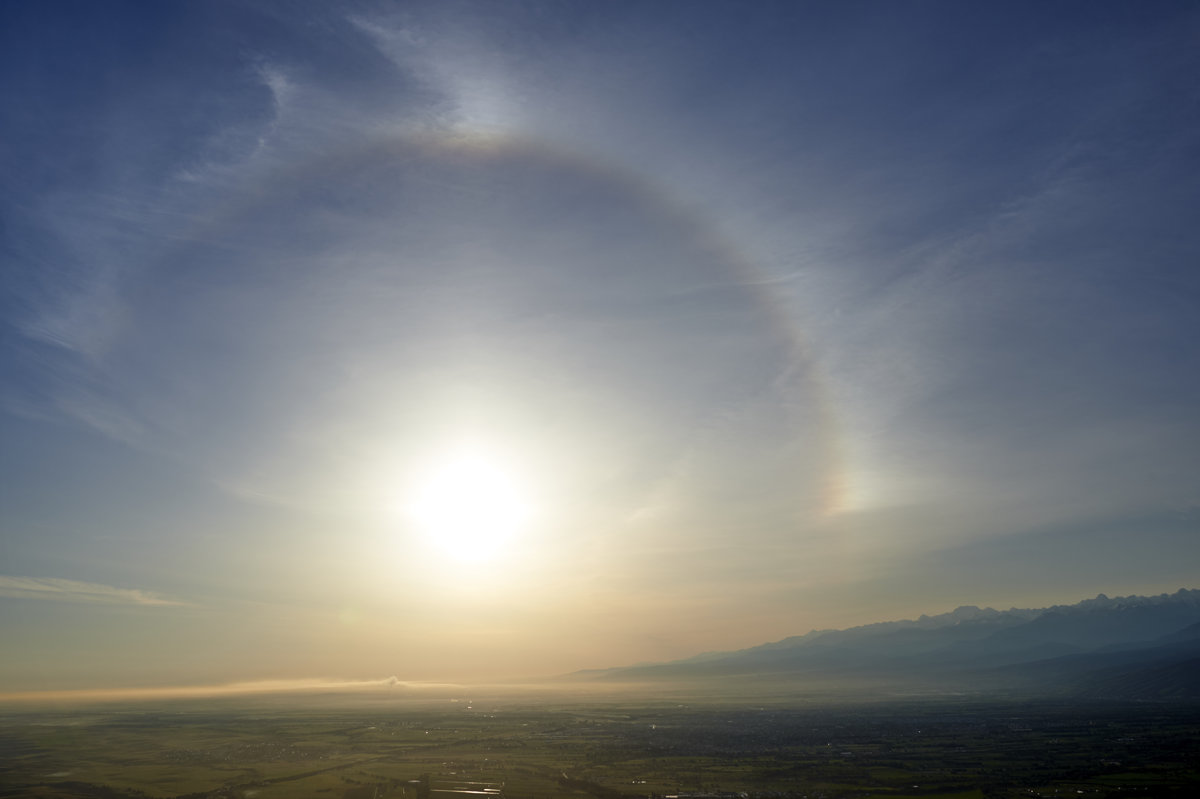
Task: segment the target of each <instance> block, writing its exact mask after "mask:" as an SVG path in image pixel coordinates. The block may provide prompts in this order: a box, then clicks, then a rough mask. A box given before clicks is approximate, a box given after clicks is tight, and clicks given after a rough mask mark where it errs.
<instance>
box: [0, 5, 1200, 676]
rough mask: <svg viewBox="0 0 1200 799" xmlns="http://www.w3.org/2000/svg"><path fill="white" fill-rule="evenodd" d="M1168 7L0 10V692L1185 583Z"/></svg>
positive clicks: (1187, 93)
mask: <svg viewBox="0 0 1200 799" xmlns="http://www.w3.org/2000/svg"><path fill="white" fill-rule="evenodd" d="M1198 42H1200V6H1197V5H1196V4H1189V3H1173V2H1161V3H1105V2H1098V3H1072V2H1055V3H1011V2H1003V3H999V2H997V3H987V4H980V3H956V2H934V3H893V2H865V3H860V2H824V3H815V2H785V3H774V2H752V3H740V2H727V3H726V2H703V1H702V2H503V3H495V2H459V1H458V0H453V1H452V2H444V3H443V2H425V3H409V2H370V1H369V0H364V1H363V2H337V3H317V2H294V3H293V2H272V1H269V0H262V1H261V2H259V1H251V2H216V1H214V2H191V3H179V2H163V3H153V2H103V3H101V2H94V3H87V2H80V3H73V2H59V0H45V1H43V2H24V3H21V2H8V3H3V4H0V98H2V99H0V109H2V111H0V142H2V143H0V263H2V264H3V273H2V274H3V277H2V278H0V280H2V281H3V282H2V293H0V320H2V322H3V327H4V330H3V339H2V344H0V375H2V377H3V380H2V388H0V437H2V441H0V451H2V455H0V469H2V472H0V485H3V489H2V493H0V502H2V503H3V504H2V515H0V640H2V641H3V642H4V643H3V650H4V653H5V656H4V657H3V658H0V693H6V692H18V691H63V690H71V689H81V690H82V689H87V690H101V689H108V688H121V689H128V690H133V691H143V690H145V691H154V690H158V689H160V688H163V687H169V686H214V685H224V684H234V685H246V684H251V685H256V684H264V685H275V684H282V685H309V684H312V685H317V686H323V685H326V684H334V685H341V684H367V685H376V684H377V683H379V682H380V681H386V680H388V679H389V678H393V676H394V678H395V679H396V680H399V681H404V682H412V683H418V682H443V681H471V680H488V681H493V680H504V679H513V680H517V679H535V678H541V677H552V676H555V675H561V674H564V673H568V672H572V671H575V670H579V669H591V668H603V667H610V666H621V665H630V664H635V663H643V662H652V661H666V660H671V659H678V658H685V657H691V656H694V655H697V654H700V653H705V652H713V651H726V650H734V649H740V648H745V647H752V646H756V645H759V644H762V643H766V642H770V641H776V640H779V639H782V638H784V637H787V636H792V635H801V634H804V633H806V632H808V631H810V630H813V629H826V628H845V627H849V626H852V625H857V624H865V623H868V622H875V621H882V620H888V619H904V618H917V617H918V616H920V615H921V614H938V613H944V612H947V611H951V610H953V609H954V608H955V607H957V606H959V605H964V604H969V605H978V606H980V607H986V606H992V607H995V608H1000V609H1007V608H1010V607H1013V606H1017V607H1043V606H1048V605H1052V604H1055V603H1070V602H1076V601H1078V600H1080V599H1083V598H1085V597H1094V596H1096V595H1097V594H1098V593H1100V592H1105V593H1107V594H1109V595H1127V594H1144V595H1151V594H1159V593H1162V592H1173V591H1176V590H1177V589H1179V588H1183V587H1189V588H1190V587H1196V579H1195V578H1196V566H1197V564H1200V494H1198V493H1197V480H1196V477H1197V475H1198V474H1200V415H1198V412H1197V411H1198V409H1200V358H1198V355H1200V226H1198V225H1197V224H1196V222H1195V217H1196V209H1197V208H1200V180H1198V179H1197V177H1198V176H1200V161H1198V158H1200V147H1198V144H1200V119H1198V117H1197V109H1198V105H1197V86H1198V85H1200V84H1198V83H1197V76H1198V75H1200V48H1198V47H1197V43H1198Z"/></svg>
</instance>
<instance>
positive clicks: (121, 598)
mask: <svg viewBox="0 0 1200 799" xmlns="http://www.w3.org/2000/svg"><path fill="white" fill-rule="evenodd" d="M0 596H3V597H9V598H12V599H48V600H52V601H56V602H96V603H101V604H105V605H143V606H175V607H185V606H188V605H189V604H190V603H188V602H182V601H180V600H177V599H171V598H168V597H164V596H162V595H161V594H156V593H154V592H152V591H143V590H141V589H138V588H117V587H116V586H111V585H102V584H100V583H85V582H82V581H80V580H66V579H63V578H60V577H13V576H6V575H0Z"/></svg>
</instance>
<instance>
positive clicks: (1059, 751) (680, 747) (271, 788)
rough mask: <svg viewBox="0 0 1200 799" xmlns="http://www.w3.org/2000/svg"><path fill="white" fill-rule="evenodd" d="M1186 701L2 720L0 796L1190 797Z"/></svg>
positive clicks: (518, 705)
mask: <svg viewBox="0 0 1200 799" xmlns="http://www.w3.org/2000/svg"><path fill="white" fill-rule="evenodd" d="M1198 787H1200V708H1196V707H1192V706H1189V707H1178V706H1170V705H1146V704H1143V705H1121V704H1088V705H1083V704H1072V703H1060V704H1048V703H1044V702H1043V703H1028V702H1016V701H1008V702H984V701H964V700H953V701H952V700H946V699H938V700H928V701H905V702H876V703H866V702H858V703H842V704H838V703H832V702H812V703H795V702H793V703H789V704H755V705H745V704H742V705H728V704H725V705H723V704H717V703H698V702H694V701H691V702H674V701H672V702H667V701H662V702H647V701H638V702H632V701H630V702H620V701H606V702H600V701H595V700H591V701H588V702H586V703H580V704H569V703H567V702H565V701H557V702H554V703H548V702H545V701H540V702H534V701H528V702H522V701H517V700H514V699H512V698H508V699H505V700H503V701H500V700H497V701H493V702H489V701H481V700H475V701H469V700H467V699H465V698H464V699H454V700H451V699H439V700H437V701H433V700H425V701H403V702H397V701H395V700H387V699H381V700H380V701H379V702H360V703H359V704H358V705H357V706H354V707H349V706H336V705H331V704H328V703H327V704H325V705H320V704H318V703H315V702H307V703H303V704H301V703H296V704H284V703H283V702H280V701H276V702H275V703H272V704H254V705H252V704H249V703H247V704H243V705H235V704H231V703H228V702H224V703H213V702H207V703H206V702H201V701H194V700H193V701H191V702H178V703H173V704H157V705H146V704H142V705H123V706H116V705H93V706H91V707H88V708H84V709H71V710H68V709H38V710H33V709H23V708H11V707H10V708H8V709H7V710H6V711H4V712H3V713H2V714H0V796H4V797H95V798H97V799H110V798H115V797H156V798H165V797H192V798H195V799H198V798H199V797H223V798H226V799H277V798H279V799H281V798H282V797H326V798H333V799H402V798H403V799H425V798H426V797H434V798H435V799H436V798H437V797H442V799H450V798H451V797H454V796H463V797H469V796H502V797H508V798H509V799H551V798H552V797H579V798H580V799H584V797H594V799H618V797H646V796H685V795H690V796H722V795H735V794H736V795H741V796H748V797H830V798H832V797H880V798H882V797H887V798H888V799H906V798H907V797H930V796H936V797H940V799H983V797H1017V796H1021V797H1030V796H1047V797H1049V796H1067V795H1072V796H1080V795H1084V796H1101V797H1117V796H1121V797H1129V796H1138V797H1141V796H1179V797H1183V796H1190V795H1194V791H1195V790H1197V789H1198Z"/></svg>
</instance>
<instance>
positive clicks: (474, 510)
mask: <svg viewBox="0 0 1200 799" xmlns="http://www.w3.org/2000/svg"><path fill="white" fill-rule="evenodd" d="M531 515H532V511H531V507H530V504H529V501H528V499H527V497H526V493H525V490H524V487H523V486H522V485H521V481H520V480H519V479H518V478H517V476H516V474H515V472H514V471H513V470H512V469H511V468H507V467H506V465H505V464H503V463H502V462H501V461H498V460H496V459H494V458H491V457H489V456H487V455H485V454H483V453H481V452H475V451H460V452H456V453H454V454H452V455H450V456H449V457H446V458H444V459H443V460H441V461H440V462H438V463H437V464H436V465H435V466H434V467H433V468H432V469H431V470H430V471H429V472H428V473H427V475H426V477H425V478H424V480H423V481H421V482H420V483H418V485H417V487H416V490H415V492H414V493H413V496H412V498H411V500H410V502H409V504H408V516H409V518H410V519H411V520H412V521H413V522H414V523H415V524H416V525H417V526H418V527H419V528H420V530H421V532H422V533H424V534H425V536H426V537H427V538H428V540H429V543H430V544H431V545H432V546H433V547H434V548H435V549H437V550H438V551H440V552H442V553H443V554H445V555H447V556H449V557H451V558H453V559H454V560H457V561H459V562H463V563H483V562H486V561H490V560H493V559H494V558H496V557H498V556H499V555H500V554H501V553H502V552H503V551H504V550H505V548H506V547H507V546H508V545H509V544H510V543H511V542H512V540H513V539H514V538H515V537H516V536H517V535H518V534H519V533H520V532H521V531H522V530H523V528H524V527H525V526H526V525H527V524H528V523H529V520H530V517H531Z"/></svg>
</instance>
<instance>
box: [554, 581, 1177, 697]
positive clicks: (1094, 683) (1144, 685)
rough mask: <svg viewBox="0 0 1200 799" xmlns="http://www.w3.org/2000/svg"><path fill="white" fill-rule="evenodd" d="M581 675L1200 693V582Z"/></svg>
mask: <svg viewBox="0 0 1200 799" xmlns="http://www.w3.org/2000/svg"><path fill="white" fill-rule="evenodd" d="M570 678H571V679H573V680H586V681H604V682H609V681H613V682H638V683H655V682H659V681H661V682H664V683H689V682H705V681H712V680H719V681H720V682H721V683H723V684H724V685H726V686H727V687H731V688H733V687H737V686H738V685H743V686H745V685H751V684H753V685H760V686H765V685H774V686H780V687H786V688H791V689H797V690H803V689H804V688H805V687H806V686H807V687H811V688H822V689H826V688H828V689H836V688H837V687H838V686H842V687H863V686H872V687H875V688H880V689H884V690H913V689H916V690H935V691H936V690H941V691H954V692H957V691H1000V692H1007V693H1018V694H1031V693H1032V694H1054V695H1062V696H1081V697H1091V698H1114V699H1144V700H1173V699H1180V700H1183V699H1187V700H1191V699H1200V590H1196V589H1191V590H1189V589H1180V590H1179V591H1177V592H1175V593H1173V594H1161V595H1159V596H1126V597H1112V598H1110V597H1108V596H1105V595H1104V594H1100V595H1099V596H1097V597H1096V598H1095V599H1086V600H1084V601H1082V602H1079V603H1077V604H1074V605H1055V606H1053V607H1048V608H1038V609H1027V608H1025V609H1023V608H1012V609H1010V610H1003V611H1001V610H995V609H992V608H978V607H975V606H973V605H966V606H962V607H959V608H957V609H956V610H953V611H951V612H949V613H943V614H940V615H937V616H921V617H920V618H918V619H915V620H906V621H889V622H881V623H877V624H868V625H864V626H861V627H853V628H850V629H846V630H815V631H813V632H810V633H807V634H805V635H799V636H793V637H790V638H785V639H783V640H781V641H776V642H774V643H768V644H763V645H761V646H756V647H752V648H750V649H742V650H738V651H734V652H713V653H706V654H703V655H697V656H695V657H692V658H687V659H684V660H677V661H672V662H668V663H657V664H643V665H638V666H631V667H624V668H613V669H602V670H592V671H586V672H576V673H575V674H573V675H570Z"/></svg>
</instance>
